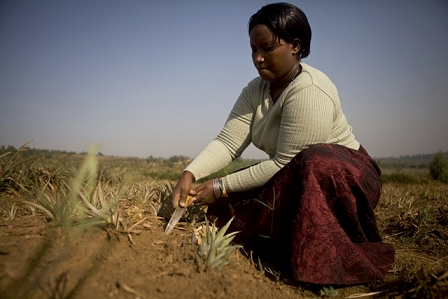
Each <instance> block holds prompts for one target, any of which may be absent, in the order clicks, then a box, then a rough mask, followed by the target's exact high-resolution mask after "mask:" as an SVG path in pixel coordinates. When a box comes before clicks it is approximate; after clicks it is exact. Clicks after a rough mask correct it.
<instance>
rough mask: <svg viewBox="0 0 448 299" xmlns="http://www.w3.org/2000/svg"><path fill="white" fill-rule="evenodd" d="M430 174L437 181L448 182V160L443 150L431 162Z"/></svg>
mask: <svg viewBox="0 0 448 299" xmlns="http://www.w3.org/2000/svg"><path fill="white" fill-rule="evenodd" d="M429 174H430V175H431V177H432V178H433V179H434V180H436V181H441V182H444V183H447V182H448V162H447V160H446V158H445V155H444V154H443V153H442V152H439V153H438V154H437V155H436V156H435V157H434V159H433V160H432V161H431V163H429Z"/></svg>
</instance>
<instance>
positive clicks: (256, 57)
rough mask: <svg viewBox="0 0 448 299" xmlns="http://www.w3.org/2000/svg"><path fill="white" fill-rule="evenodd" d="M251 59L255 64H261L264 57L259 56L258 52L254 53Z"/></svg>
mask: <svg viewBox="0 0 448 299" xmlns="http://www.w3.org/2000/svg"><path fill="white" fill-rule="evenodd" d="M253 59H254V61H255V62H263V61H264V57H263V55H261V53H260V52H255V53H254V54H253Z"/></svg>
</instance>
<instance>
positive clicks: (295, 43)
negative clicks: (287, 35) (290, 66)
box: [291, 38, 302, 56]
mask: <svg viewBox="0 0 448 299" xmlns="http://www.w3.org/2000/svg"><path fill="white" fill-rule="evenodd" d="M301 45H302V42H301V41H300V39H298V38H296V39H294V40H293V41H292V43H291V46H292V54H293V55H294V56H295V55H297V54H298V53H299V52H300V49H301Z"/></svg>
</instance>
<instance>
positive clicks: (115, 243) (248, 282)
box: [0, 185, 448, 299]
mask: <svg viewBox="0 0 448 299" xmlns="http://www.w3.org/2000/svg"><path fill="white" fill-rule="evenodd" d="M447 190H448V187H446V186H442V185H437V186H433V185H428V186H427V187H426V185H425V186H415V187H413V186H404V187H403V186H394V185H388V186H385V189H384V193H383V199H382V201H381V203H380V205H379V206H378V208H377V215H378V223H379V228H380V231H381V233H382V235H383V236H384V238H385V241H386V242H390V243H393V244H394V245H395V247H396V249H397V256H396V263H395V266H394V268H393V269H392V271H391V272H390V273H389V274H388V275H387V277H386V279H385V281H382V282H377V283H374V284H368V285H358V286H347V287H343V288H336V289H337V290H338V295H337V296H336V297H334V298H346V297H348V296H350V295H353V294H359V293H368V292H373V291H379V290H386V291H385V292H383V293H381V294H380V295H378V296H377V297H382V298H404V297H406V298H448V283H447V281H448V246H447V245H448V202H447V197H448V192H447ZM0 196H1V195H0ZM425 206H426V207H428V208H427V210H426V212H424V211H425V209H424V207H425ZM8 208H9V206H4V211H6V210H8ZM148 210H149V211H146V212H145V211H144V212H143V215H142V217H143V218H145V217H147V218H146V220H144V221H143V222H142V223H141V224H140V225H139V226H138V230H140V233H139V234H132V235H131V236H132V242H131V240H130V239H129V238H128V235H126V234H124V233H119V232H116V231H113V230H110V229H105V228H97V227H94V228H90V229H89V230H88V231H87V232H85V233H82V234H75V233H73V232H71V233H68V232H67V231H66V230H64V229H63V227H61V226H60V225H57V224H56V223H55V222H48V221H46V219H45V217H44V216H43V215H42V214H41V213H39V212H36V214H35V215H28V214H29V213H27V212H26V209H25V208H21V207H20V204H19V209H18V211H17V215H16V217H15V218H14V219H13V220H11V219H8V217H6V215H5V216H4V217H3V218H2V219H0V298H180V297H181V298H183V299H188V298H316V297H319V296H318V293H316V292H315V291H314V292H313V290H316V288H314V287H313V286H307V285H299V284H294V283H291V282H290V281H287V280H285V279H276V278H275V277H273V276H272V275H269V274H268V273H266V274H264V273H262V272H261V271H259V270H258V269H257V266H256V265H255V264H254V263H253V262H252V261H251V259H250V258H247V257H246V256H245V255H244V254H243V253H242V252H235V253H234V254H233V255H232V256H231V259H230V261H231V263H230V265H227V266H225V267H224V268H223V269H222V270H221V271H207V272H198V271H197V270H196V268H195V263H194V253H195V249H196V246H195V245H194V244H192V242H191V236H192V232H193V230H194V227H189V226H188V225H180V226H178V227H177V228H176V229H175V230H174V231H173V232H172V233H171V234H170V235H169V236H166V235H165V234H164V233H163V230H164V226H165V225H166V220H165V219H163V218H159V217H157V216H155V215H152V214H151V213H150V209H148ZM419 213H420V214H419ZM425 213H426V214H425ZM425 217H426V218H425ZM133 243H134V244H133ZM445 296H446V297H445ZM368 298H372V297H368Z"/></svg>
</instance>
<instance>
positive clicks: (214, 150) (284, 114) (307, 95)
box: [185, 62, 359, 192]
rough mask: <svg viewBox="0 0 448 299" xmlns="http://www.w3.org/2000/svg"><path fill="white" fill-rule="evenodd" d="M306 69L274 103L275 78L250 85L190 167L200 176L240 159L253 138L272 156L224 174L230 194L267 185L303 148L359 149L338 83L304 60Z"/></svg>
mask: <svg viewBox="0 0 448 299" xmlns="http://www.w3.org/2000/svg"><path fill="white" fill-rule="evenodd" d="M301 66H302V72H301V73H300V74H299V76H297V78H296V79H295V80H294V81H293V82H291V84H290V85H289V86H288V87H287V88H286V89H285V90H284V91H283V93H282V94H281V96H280V97H279V99H278V100H277V102H276V103H275V104H274V105H273V106H272V105H271V104H270V103H269V82H267V81H265V80H263V79H262V78H260V77H257V78H255V79H254V80H252V81H251V82H250V83H249V84H248V85H247V87H245V88H244V89H243V91H242V93H241V95H240V96H239V98H238V100H237V101H236V103H235V105H234V107H233V109H232V111H231V112H230V115H229V117H228V119H227V121H226V123H225V126H224V128H223V129H222V131H221V132H220V133H219V134H218V136H217V137H216V138H215V139H214V140H213V141H212V142H211V143H210V144H209V145H208V146H207V147H206V148H205V149H204V150H203V151H202V152H201V153H200V154H199V156H198V157H196V159H194V160H193V161H192V162H191V163H190V164H189V165H188V166H187V168H186V169H185V170H188V171H190V172H191V173H193V175H194V177H195V178H196V180H198V179H201V178H203V177H205V176H207V175H209V174H212V173H214V172H216V171H218V170H219V169H221V168H223V167H224V166H226V165H228V164H229V163H230V162H231V161H233V160H234V159H236V158H237V157H239V156H240V155H241V154H242V153H243V151H244V150H245V149H246V147H247V146H248V145H249V144H250V143H251V142H252V143H253V144H254V145H255V146H256V147H257V148H259V149H260V150H262V151H264V152H266V153H267V154H268V155H269V158H270V159H268V160H265V161H263V162H261V163H258V164H256V165H254V166H252V167H249V168H247V169H245V170H242V171H239V172H236V173H233V174H229V175H227V176H225V177H224V178H223V183H224V185H225V188H226V190H227V192H238V191H244V190H250V189H254V188H256V187H260V186H262V185H264V184H265V183H266V182H267V181H268V180H269V179H270V178H271V177H272V176H273V175H274V174H275V173H276V172H277V171H279V170H280V169H281V168H282V167H283V166H284V165H286V164H287V163H288V162H289V161H291V159H292V158H294V156H295V155H296V154H297V153H299V152H300V151H301V150H303V149H306V148H308V147H309V146H311V145H313V144H317V143H332V144H339V145H343V146H346V147H349V148H352V149H356V150H357V149H358V148H359V143H358V141H356V139H355V137H354V135H353V134H352V128H351V127H350V126H349V125H348V123H347V120H346V118H345V116H344V113H343V112H342V109H341V103H340V101H339V96H338V92H337V89H336V87H335V86H334V84H333V83H332V82H331V81H330V79H329V78H328V77H327V76H326V75H325V74H324V73H322V72H321V71H319V70H317V69H315V68H313V67H310V66H308V65H306V64H305V63H303V62H301Z"/></svg>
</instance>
